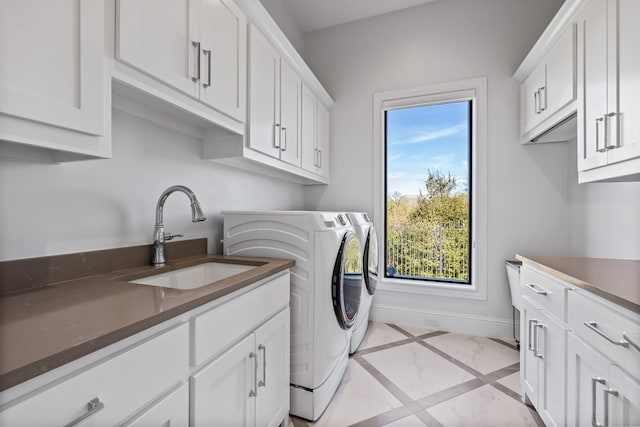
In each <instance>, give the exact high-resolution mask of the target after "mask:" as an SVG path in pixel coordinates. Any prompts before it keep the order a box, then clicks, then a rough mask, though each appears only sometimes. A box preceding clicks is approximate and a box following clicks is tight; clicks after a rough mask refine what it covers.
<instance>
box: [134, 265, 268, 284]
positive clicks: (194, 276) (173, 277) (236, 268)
mask: <svg viewBox="0 0 640 427" xmlns="http://www.w3.org/2000/svg"><path fill="white" fill-rule="evenodd" d="M256 267H257V266H255V265H244V264H230V263H224V262H215V261H211V262H206V263H204V264H198V265H194V266H192V267H185V268H180V269H178V270H172V271H168V272H166V273H160V274H154V275H153V276H147V277H143V278H141V279H136V280H131V281H130V282H131V283H137V284H139V285H150V286H160V287H163V288H173V289H195V288H199V287H201V286H205V285H209V284H211V283H213V282H217V281H218V280H222V279H226V278H227V277H231V276H234V275H236V274H240V273H244V272H245V271H249V270H251V269H253V268H256Z"/></svg>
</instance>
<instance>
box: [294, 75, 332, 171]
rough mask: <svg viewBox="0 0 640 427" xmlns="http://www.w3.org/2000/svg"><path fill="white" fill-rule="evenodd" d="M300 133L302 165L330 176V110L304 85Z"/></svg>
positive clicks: (304, 167)
mask: <svg viewBox="0 0 640 427" xmlns="http://www.w3.org/2000/svg"><path fill="white" fill-rule="evenodd" d="M301 107H302V111H301V114H300V117H301V123H300V133H301V140H302V141H301V145H302V147H301V149H302V167H303V169H305V170H308V171H311V172H313V173H316V174H318V175H320V176H322V177H325V178H328V177H329V110H327V109H326V108H325V107H324V106H323V105H322V103H320V102H319V101H318V100H317V98H316V97H315V96H314V95H313V93H312V92H311V91H310V90H309V89H308V88H307V87H306V86H305V85H303V87H302V104H301Z"/></svg>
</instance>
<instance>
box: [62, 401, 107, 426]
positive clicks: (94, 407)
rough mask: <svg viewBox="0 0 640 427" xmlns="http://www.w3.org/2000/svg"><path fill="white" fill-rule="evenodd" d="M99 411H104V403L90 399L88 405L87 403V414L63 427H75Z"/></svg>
mask: <svg viewBox="0 0 640 427" xmlns="http://www.w3.org/2000/svg"><path fill="white" fill-rule="evenodd" d="M101 409H104V403H102V402H100V398H99V397H94V398H93V399H91V400H90V401H89V403H87V412H86V413H85V414H83V415H80V416H79V417H78V418H76V419H75V420H73V421H71V422H70V423H69V424H65V425H64V427H73V426H77V425H78V424H80V423H81V422H82V421H84V420H86V419H87V418H89V417H90V416H91V415H93V414H95V413H96V412H98V411H100V410H101Z"/></svg>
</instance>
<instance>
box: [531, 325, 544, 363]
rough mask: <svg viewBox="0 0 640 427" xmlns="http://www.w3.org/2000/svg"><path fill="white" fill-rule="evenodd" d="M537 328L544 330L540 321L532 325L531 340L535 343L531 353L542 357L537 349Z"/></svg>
mask: <svg viewBox="0 0 640 427" xmlns="http://www.w3.org/2000/svg"><path fill="white" fill-rule="evenodd" d="M538 328H540V330H544V325H543V324H542V323H537V324H535V325H533V341H534V343H535V345H534V346H533V355H534V356H535V357H538V358H540V359H542V358H543V356H542V354H538V350H539V348H538V342H539V341H538V338H539V335H538V332H537V331H538Z"/></svg>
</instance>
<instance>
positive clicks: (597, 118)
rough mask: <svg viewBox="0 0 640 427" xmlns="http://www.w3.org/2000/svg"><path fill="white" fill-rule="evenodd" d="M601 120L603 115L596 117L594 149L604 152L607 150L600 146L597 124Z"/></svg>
mask: <svg viewBox="0 0 640 427" xmlns="http://www.w3.org/2000/svg"><path fill="white" fill-rule="evenodd" d="M602 121H604V117H596V151H597V152H598V153H604V152H605V151H607V148H606V147H605V148H600V126H599V124H600V122H602ZM605 132H606V131H605ZM605 136H606V135H605ZM605 145H606V144H605Z"/></svg>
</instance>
